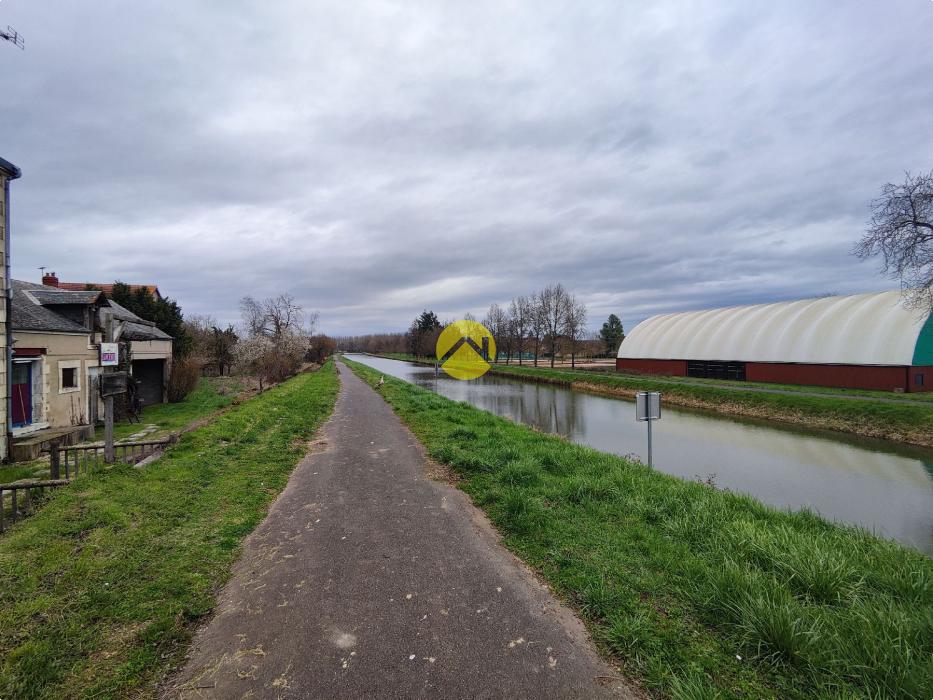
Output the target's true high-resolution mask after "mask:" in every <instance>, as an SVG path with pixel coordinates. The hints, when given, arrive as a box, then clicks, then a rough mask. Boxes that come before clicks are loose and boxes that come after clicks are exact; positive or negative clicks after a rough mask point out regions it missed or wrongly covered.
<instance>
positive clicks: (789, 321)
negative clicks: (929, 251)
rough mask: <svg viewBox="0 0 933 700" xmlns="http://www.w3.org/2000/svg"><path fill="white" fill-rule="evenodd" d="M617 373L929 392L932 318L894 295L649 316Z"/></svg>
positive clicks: (630, 339)
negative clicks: (906, 304) (627, 372)
mask: <svg viewBox="0 0 933 700" xmlns="http://www.w3.org/2000/svg"><path fill="white" fill-rule="evenodd" d="M616 369H617V370H620V371H630V372H644V373H648V374H664V375H673V376H688V377H712V378H717V379H734V380H744V381H750V382H777V383H782V384H811V385H818V386H834V387H846V388H857V389H880V390H885V391H931V390H933V315H931V313H930V311H929V310H926V311H919V310H915V309H909V308H907V307H905V306H904V304H903V299H902V296H901V293H900V292H898V291H889V292H877V293H872V294H852V295H848V296H832V297H821V298H818V299H801V300H798V301H787V302H778V303H772V304H755V305H753V306H733V307H728V308H722V309H709V310H706V311H689V312H684V313H673V314H663V315H660V316H652V317H651V318H648V319H646V320H644V321H642V322H641V323H639V324H638V325H637V326H636V327H635V329H634V330H633V331H632V332H631V333H630V334H629V335H628V336H626V338H625V340H624V341H622V344H621V346H620V347H619V353H618V357H617V359H616Z"/></svg>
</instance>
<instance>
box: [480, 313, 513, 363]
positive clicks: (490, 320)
mask: <svg viewBox="0 0 933 700" xmlns="http://www.w3.org/2000/svg"><path fill="white" fill-rule="evenodd" d="M483 325H484V326H486V329H487V330H488V331H489V332H490V333H492V337H493V339H494V340H495V342H496V356H495V357H492V358H490V359H491V360H492V361H493V362H496V363H498V362H499V350H498V348H499V344H500V343H502V344H503V345H504V346H505V347H508V338H507V337H506V336H507V335H508V332H509V323H508V317H507V316H506V313H505V312H504V311H503V310H502V307H501V306H499V305H498V304H490V306H489V311H487V312H486V318H484V319H483Z"/></svg>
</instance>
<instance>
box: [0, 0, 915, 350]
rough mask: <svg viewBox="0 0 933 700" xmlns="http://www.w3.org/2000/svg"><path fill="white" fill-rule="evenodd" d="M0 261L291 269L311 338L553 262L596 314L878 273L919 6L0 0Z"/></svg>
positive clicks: (905, 150) (498, 289) (227, 307)
mask: <svg viewBox="0 0 933 700" xmlns="http://www.w3.org/2000/svg"><path fill="white" fill-rule="evenodd" d="M7 24H10V25H13V26H14V27H15V28H16V29H17V30H18V31H19V32H20V33H21V34H22V35H23V36H24V37H25V41H26V50H25V51H19V50H18V49H16V48H14V47H13V46H12V45H10V44H7V43H4V42H0V96H2V99H3V107H2V109H0V157H4V158H6V159H7V160H10V161H12V162H13V163H15V164H17V165H18V166H20V167H21V168H22V170H23V178H22V179H21V180H18V181H16V182H14V183H13V272H14V276H15V277H17V278H19V279H27V280H33V281H38V277H39V271H38V269H37V268H38V267H39V266H40V265H45V266H47V267H48V268H49V269H50V270H54V271H56V272H57V273H58V276H59V277H60V278H61V279H62V280H68V281H85V280H92V281H100V282H104V281H112V280H114V279H120V280H123V281H126V282H146V283H156V284H158V285H159V287H160V289H161V290H162V291H163V292H164V293H165V294H167V295H169V296H171V297H172V298H174V299H176V300H177V301H178V302H179V303H180V304H181V305H182V307H183V309H184V311H185V312H186V313H194V314H213V315H214V316H216V317H217V318H219V319H221V320H231V321H235V320H237V318H238V309H237V306H238V300H239V298H240V297H241V296H243V295H244V294H253V295H255V296H258V297H262V296H267V295H272V294H276V293H279V292H283V291H284V292H290V293H292V294H293V295H295V297H297V299H298V300H299V301H300V302H301V303H302V304H304V305H305V306H306V307H307V308H309V309H319V310H320V312H321V327H322V329H323V330H325V331H327V332H329V333H332V334H342V333H348V332H367V331H380V330H394V329H404V328H405V327H407V326H408V324H409V323H410V321H411V319H412V318H413V317H414V316H415V315H416V314H417V313H418V312H420V311H421V310H422V309H423V308H432V309H434V310H435V311H436V312H437V313H438V315H439V316H440V317H441V318H442V319H453V318H455V317H460V316H462V315H463V314H464V313H465V312H467V311H470V312H473V313H474V314H476V315H477V316H478V317H480V318H481V317H482V315H483V312H484V309H485V308H486V307H487V306H488V305H489V303H490V302H492V301H498V302H507V301H508V299H509V298H511V297H512V296H513V295H515V294H521V293H527V292H530V291H533V290H535V289H538V288H540V287H541V286H543V285H545V284H547V283H549V282H552V281H561V282H563V283H564V284H565V285H566V286H567V287H569V288H570V289H571V290H572V291H574V292H575V293H576V294H577V295H578V296H579V297H580V298H581V299H582V300H584V301H585V302H586V303H587V304H588V306H589V310H590V319H591V320H590V326H591V327H592V328H598V326H599V325H600V324H601V323H602V321H603V320H604V319H605V317H606V316H607V315H608V314H609V313H610V312H615V313H617V314H619V315H620V316H621V317H622V319H623V321H624V322H625V327H626V329H627V330H630V329H631V328H632V326H633V325H634V323H635V322H636V321H638V320H640V319H642V318H644V317H645V316H647V315H650V314H652V313H658V312H667V311H676V310H684V309H694V308H703V307H708V306H717V305H726V304H737V303H753V302H759V301H770V300H777V299H788V298H794V297H800V296H810V295H820V294H824V293H827V292H838V293H848V292H857V291H872V290H878V289H887V288H892V287H894V286H896V283H893V282H891V281H889V280H887V279H885V278H883V277H882V276H880V275H879V273H878V265H877V263H876V262H867V263H865V262H860V261H858V260H857V259H855V258H853V257H852V256H851V255H850V254H849V251H850V249H851V247H852V245H853V243H854V242H855V241H856V240H857V239H858V238H859V236H860V235H861V233H862V231H863V229H864V224H865V220H866V216H867V205H868V203H869V201H870V200H871V199H872V198H873V197H875V196H876V195H877V192H878V190H879V188H880V186H881V185H882V184H884V183H885V182H887V181H900V180H902V179H903V172H904V171H905V170H911V171H915V172H917V171H925V170H929V169H930V168H931V167H933V52H931V51H930V38H931V37H933V2H931V1H930V0H864V1H855V0H852V1H840V0H800V1H795V0H771V1H769V2H763V1H760V2H759V1H756V0H735V1H733V2H727V1H725V0H719V1H713V0H708V1H706V2H690V1H687V0H683V1H679V0H657V1H652V2H643V1H642V0H637V1H636V0H629V1H623V0H610V1H608V2H599V1H597V0H587V2H568V3H558V2H546V1H543V0H529V1H528V2H509V1H507V0H493V1H489V2H486V1H483V0H480V1H477V0H471V1H470V2H460V1H457V2H439V1H438V2H425V3H419V2H412V1H405V2H370V1H359V0H354V1H353V2H346V1H345V0H340V1H334V2H313V1H309V0H293V1H288V0H276V1H275V2H259V1H253V2H245V1H242V0H224V1H223V2H221V1H220V0H213V1H211V2H207V1H204V0H201V1H197V0H186V1H184V2H181V1H180V0H177V1H175V2H166V1H165V0H160V1H158V2H155V1H154V0H123V1H120V2H117V1H115V0H95V1H94V2H80V3H78V2H71V1H66V0H48V1H46V0H0V26H6V25H7Z"/></svg>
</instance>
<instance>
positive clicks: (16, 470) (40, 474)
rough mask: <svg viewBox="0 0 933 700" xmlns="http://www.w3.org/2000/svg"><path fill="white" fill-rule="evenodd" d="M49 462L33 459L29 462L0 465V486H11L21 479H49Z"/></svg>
mask: <svg viewBox="0 0 933 700" xmlns="http://www.w3.org/2000/svg"><path fill="white" fill-rule="evenodd" d="M48 478H49V460H48V459H33V460H30V461H29V462H12V463H10V464H0V484H9V483H10V482H11V481H19V480H20V479H48Z"/></svg>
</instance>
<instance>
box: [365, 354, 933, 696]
mask: <svg viewBox="0 0 933 700" xmlns="http://www.w3.org/2000/svg"><path fill="white" fill-rule="evenodd" d="M350 364H352V366H353V368H354V370H355V371H356V372H357V373H358V374H359V375H360V376H361V377H363V378H364V379H365V380H366V381H367V382H369V383H370V384H375V383H376V382H378V380H379V377H380V376H382V375H381V374H380V373H379V372H377V371H375V370H372V369H371V368H368V367H366V366H364V365H360V364H359V363H350ZM380 391H381V394H382V395H383V397H384V398H385V399H386V400H387V401H388V402H389V403H390V404H391V405H392V407H393V408H394V409H395V410H396V411H397V412H398V414H399V415H400V416H401V417H402V418H403V420H405V421H406V422H407V423H408V425H409V426H410V427H411V428H412V430H413V431H414V433H415V434H416V435H417V436H418V438H419V439H420V440H421V441H422V442H423V443H424V445H425V446H426V447H427V449H428V451H429V453H430V455H431V456H432V457H433V458H434V459H436V460H437V461H439V462H443V463H445V464H448V465H450V466H451V467H452V469H453V471H454V472H455V474H456V475H457V476H458V477H459V478H460V481H459V483H458V485H459V486H460V488H462V489H464V490H465V491H466V492H467V493H469V494H470V495H471V496H472V498H473V499H474V502H475V503H476V504H477V505H479V506H480V507H481V508H483V509H484V510H485V511H486V512H487V513H488V515H489V517H490V518H491V519H492V521H493V522H494V523H495V525H496V526H497V528H498V529H499V531H500V532H501V533H502V535H503V538H504V543H505V544H506V546H508V547H509V548H510V549H512V550H513V551H514V552H515V553H516V554H517V555H518V556H520V557H521V558H522V559H523V560H524V561H525V562H527V563H528V564H529V565H531V566H532V567H534V568H535V569H536V570H537V571H538V572H539V573H540V574H541V575H542V576H543V577H544V578H545V579H547V581H548V582H549V583H550V584H551V586H552V587H553V588H554V590H555V591H556V592H557V593H558V594H559V595H561V596H562V597H563V598H564V599H565V600H567V601H568V602H569V603H570V604H571V605H573V606H574V607H575V608H576V609H577V610H578V611H579V612H580V614H581V616H582V617H583V618H584V620H585V621H586V623H587V624H588V626H589V627H590V629H591V631H592V633H593V636H594V638H595V639H596V640H597V643H598V644H599V645H600V646H601V647H602V649H603V650H604V651H605V652H606V653H608V654H610V655H611V656H612V657H613V658H614V659H615V660H617V661H618V662H619V663H620V664H622V665H623V667H624V668H625V669H626V670H627V671H628V673H630V674H631V675H633V676H635V677H638V678H640V679H641V680H642V681H643V682H644V684H645V686H646V687H647V688H649V689H650V690H651V691H652V692H654V693H656V694H658V695H660V696H669V697H674V698H746V697H755V698H812V697H826V698H862V697H864V698H894V697H898V698H922V699H923V700H929V698H930V697H933V560H930V559H928V558H927V557H924V556H923V555H921V554H919V553H918V552H915V551H913V550H910V549H908V548H905V547H902V546H900V545H898V544H896V543H894V542H890V541H887V540H883V539H880V538H877V537H875V536H873V535H871V534H869V533H866V532H864V531H862V530H858V529H855V528H849V527H843V526H839V525H834V524H831V523H828V522H827V521H825V520H823V519H821V518H819V517H817V516H815V515H813V514H811V513H808V512H800V513H788V512H783V511H778V510H776V509H773V508H770V507H767V506H765V505H763V504H761V503H760V502H758V501H756V500H754V499H752V498H750V497H745V496H741V495H737V494H732V493H728V492H721V491H717V490H715V489H712V488H710V487H708V486H705V485H702V484H699V483H693V482H686V481H683V480H680V479H676V478H674V477H671V476H667V475H664V474H661V473H659V472H655V471H652V470H650V469H649V468H647V467H646V466H644V465H642V464H639V463H635V462H631V461H627V460H625V459H622V458H619V457H615V456H613V455H608V454H604V453H601V452H597V451H595V450H592V449H589V448H586V447H582V446H577V445H573V444H570V443H568V442H566V441H564V440H562V439H560V438H558V437H555V436H550V435H545V434H541V433H539V432H536V431H534V430H532V429H530V428H527V427H525V426H521V425H517V424H514V423H511V422H510V421H507V420H505V419H502V418H499V417H496V416H494V415H491V414H489V413H487V412H484V411H481V410H479V409H476V408H473V407H471V406H469V405H468V404H465V403H457V402H453V401H450V400H448V399H445V398H443V397H441V396H438V395H435V394H433V393H431V392H429V391H426V390H423V389H420V388H418V387H416V386H413V385H410V384H407V383H405V382H402V381H400V380H396V379H393V378H386V383H385V385H384V386H383V387H382V389H381V390H380Z"/></svg>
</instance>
